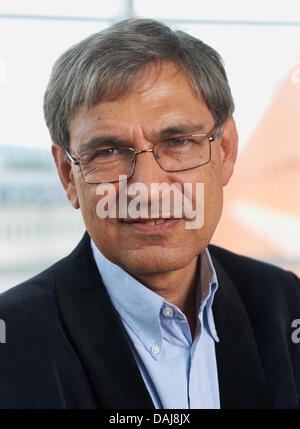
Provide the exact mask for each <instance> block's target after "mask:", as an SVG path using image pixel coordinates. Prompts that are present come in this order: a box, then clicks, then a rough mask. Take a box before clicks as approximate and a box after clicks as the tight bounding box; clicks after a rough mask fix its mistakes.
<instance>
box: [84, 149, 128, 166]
mask: <svg viewBox="0 0 300 429" xmlns="http://www.w3.org/2000/svg"><path fill="white" fill-rule="evenodd" d="M118 153H119V150H118V149H115V148H113V147H111V148H107V149H99V150H95V151H92V152H87V153H83V154H82V155H81V157H80V160H81V162H82V163H84V164H88V163H89V162H92V161H94V160H96V159H100V158H108V157H110V156H112V155H117V154H118Z"/></svg>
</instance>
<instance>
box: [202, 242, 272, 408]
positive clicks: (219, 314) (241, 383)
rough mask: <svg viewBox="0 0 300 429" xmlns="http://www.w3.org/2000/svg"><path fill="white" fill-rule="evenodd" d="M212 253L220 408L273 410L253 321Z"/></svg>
mask: <svg viewBox="0 0 300 429" xmlns="http://www.w3.org/2000/svg"><path fill="white" fill-rule="evenodd" d="M210 251H211V254H212V259H213V264H214V267H215V269H216V273H217V278H218V282H219V287H218V290H217V292H216V294H215V297H214V302H213V314H214V319H215V325H216V329H217V332H218V336H219V339H220V342H219V343H216V358H217V366H218V377H219V389H220V402H221V408H231V409H237V408H272V401H271V396H270V391H269V389H268V386H267V382H266V379H265V375H264V370H263V367H262V363H261V359H260V356H259V352H258V349H257V345H256V341H255V338H254V333H253V330H252V327H251V324H250V320H249V318H248V315H247V313H246V310H245V308H244V306H243V303H242V301H241V299H240V297H239V295H238V293H237V291H236V289H235V287H234V285H233V283H232V282H231V280H230V278H229V277H228V275H227V273H226V272H225V270H224V269H223V268H222V266H221V264H220V263H219V262H218V261H217V260H216V259H215V258H214V257H213V249H210ZM241 281H243V280H242V279H241Z"/></svg>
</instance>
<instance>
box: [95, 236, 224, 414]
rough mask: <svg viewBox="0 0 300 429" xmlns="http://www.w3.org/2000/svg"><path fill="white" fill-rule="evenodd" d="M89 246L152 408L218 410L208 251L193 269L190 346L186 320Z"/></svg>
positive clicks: (214, 279)
mask: <svg viewBox="0 0 300 429" xmlns="http://www.w3.org/2000/svg"><path fill="white" fill-rule="evenodd" d="M91 246H92V251H93V255H94V259H95V261H96V264H97V267H98V269H99V272H100V275H101V277H102V280H103V283H104V285H105V287H106V289H107V291H108V294H109V295H110V298H111V300H112V303H113V305H114V307H115V308H116V310H117V311H118V313H119V315H120V317H121V320H122V322H123V325H124V327H125V329H126V331H127V332H128V335H129V338H130V339H131V349H132V352H133V354H134V356H135V359H136V362H137V365H138V367H139V370H140V372H141V375H142V377H143V379H144V382H145V384H146V386H147V389H148V391H149V393H150V395H151V398H152V401H153V403H154V405H155V407H156V408H161V409H189V408H201V409H216V408H220V399H219V385H218V373H217V364H216V355H215V341H217V342H218V341H219V339H218V336H217V333H216V330H215V325H214V319H213V313H212V307H211V306H212V302H213V297H214V294H215V291H216V289H217V286H218V283H217V277H216V272H215V269H214V267H213V264H212V261H211V257H210V254H209V251H208V250H207V249H206V250H205V252H203V253H202V254H201V255H200V257H201V264H200V267H201V270H200V273H199V264H198V278H199V281H198V286H197V291H196V306H197V307H196V308H197V313H198V320H197V328H196V334H195V338H194V340H193V339H192V337H191V332H190V328H189V325H188V321H187V318H186V316H185V315H184V314H183V313H182V311H181V310H180V309H179V308H178V307H176V306H175V305H173V304H170V303H168V302H166V301H165V299H164V298H163V297H161V296H160V295H158V294H156V293H155V292H153V291H151V290H150V289H149V288H147V287H146V286H144V285H143V284H141V283H140V282H139V281H137V280H136V279H135V278H134V277H132V276H131V275H130V274H128V273H127V272H126V271H125V270H123V269H122V268H121V267H120V266H118V265H116V264H113V263H112V262H111V261H109V260H108V259H107V258H105V256H104V255H103V254H102V253H101V252H100V251H99V249H98V248H97V247H96V245H95V244H94V242H93V241H92V240H91ZM201 285H202V294H201V287H200V286H201ZM201 295H202V297H201ZM120 359H122V356H120Z"/></svg>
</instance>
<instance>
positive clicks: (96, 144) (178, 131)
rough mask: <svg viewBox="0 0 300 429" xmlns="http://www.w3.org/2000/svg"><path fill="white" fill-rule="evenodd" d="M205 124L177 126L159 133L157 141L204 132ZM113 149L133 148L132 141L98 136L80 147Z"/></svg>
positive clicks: (84, 148)
mask: <svg viewBox="0 0 300 429" xmlns="http://www.w3.org/2000/svg"><path fill="white" fill-rule="evenodd" d="M203 129H204V126H203V124H197V125H196V124H186V123H184V124H176V125H174V126H170V127H168V128H165V129H163V130H161V131H159V132H158V133H157V135H156V141H159V140H162V139H165V138H167V137H170V136H173V135H190V134H193V133H195V132H199V131H203ZM107 145H109V146H112V147H122V146H123V147H131V146H132V145H133V143H132V141H130V140H127V139H123V138H120V137H115V136H98V137H93V138H92V139H91V140H89V141H87V142H85V143H83V144H82V145H81V146H80V152H81V153H83V152H86V151H89V150H92V149H100V148H101V147H102V146H107Z"/></svg>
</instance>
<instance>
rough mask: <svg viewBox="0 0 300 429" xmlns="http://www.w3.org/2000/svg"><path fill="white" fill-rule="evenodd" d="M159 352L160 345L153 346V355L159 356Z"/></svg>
mask: <svg viewBox="0 0 300 429" xmlns="http://www.w3.org/2000/svg"><path fill="white" fill-rule="evenodd" d="M159 352H160V347H159V346H158V345H153V346H152V347H151V353H152V354H154V355H157V353H159Z"/></svg>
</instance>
